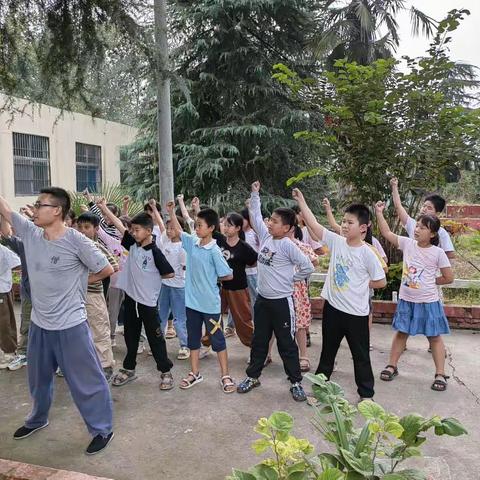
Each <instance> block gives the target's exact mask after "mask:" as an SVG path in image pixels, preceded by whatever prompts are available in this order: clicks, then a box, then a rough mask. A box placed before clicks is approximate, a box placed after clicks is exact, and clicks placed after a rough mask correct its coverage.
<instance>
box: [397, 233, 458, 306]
mask: <svg viewBox="0 0 480 480" xmlns="http://www.w3.org/2000/svg"><path fill="white" fill-rule="evenodd" d="M398 246H399V248H400V250H403V274H402V284H401V286H400V294H399V298H400V299H402V300H406V301H407V302H413V303H432V302H438V301H439V300H440V297H439V295H438V286H437V284H436V283H435V279H436V278H437V272H438V270H439V269H440V268H446V267H450V261H449V260H448V257H447V255H446V253H445V252H444V251H443V250H442V249H441V248H440V247H435V246H434V245H432V246H431V247H426V248H421V247H419V246H418V243H417V241H416V240H413V239H411V238H408V237H400V236H399V237H398Z"/></svg>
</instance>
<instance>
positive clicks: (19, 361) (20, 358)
mask: <svg viewBox="0 0 480 480" xmlns="http://www.w3.org/2000/svg"><path fill="white" fill-rule="evenodd" d="M26 366H27V356H26V355H17V356H16V357H15V358H14V359H13V360H12V361H11V362H10V363H9V364H8V367H7V368H8V369H9V370H12V371H13V370H20V368H22V367H26Z"/></svg>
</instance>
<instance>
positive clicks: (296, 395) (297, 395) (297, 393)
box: [290, 382, 307, 402]
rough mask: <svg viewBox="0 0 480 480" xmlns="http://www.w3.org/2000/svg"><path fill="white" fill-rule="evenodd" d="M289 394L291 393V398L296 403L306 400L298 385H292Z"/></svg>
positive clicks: (301, 388) (303, 391) (300, 386)
mask: <svg viewBox="0 0 480 480" xmlns="http://www.w3.org/2000/svg"><path fill="white" fill-rule="evenodd" d="M290 392H291V393H292V397H293V399H294V400H295V401H296V402H305V400H307V395H306V394H305V390H303V387H302V385H301V384H300V383H298V382H297V383H292V387H291V388H290Z"/></svg>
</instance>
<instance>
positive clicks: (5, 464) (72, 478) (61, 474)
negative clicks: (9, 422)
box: [0, 458, 109, 480]
mask: <svg viewBox="0 0 480 480" xmlns="http://www.w3.org/2000/svg"><path fill="white" fill-rule="evenodd" d="M0 480H109V479H107V478H104V477H92V476H91V475H87V474H86V473H79V472H70V471H67V470H57V469H56V468H49V467H42V466H40V465H31V464H29V463H21V462H14V461H13V460H2V459H1V458H0Z"/></svg>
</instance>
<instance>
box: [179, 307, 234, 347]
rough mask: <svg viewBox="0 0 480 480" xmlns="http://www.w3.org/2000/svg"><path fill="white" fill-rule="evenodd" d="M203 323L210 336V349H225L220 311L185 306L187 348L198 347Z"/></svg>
mask: <svg viewBox="0 0 480 480" xmlns="http://www.w3.org/2000/svg"><path fill="white" fill-rule="evenodd" d="M204 324H205V329H206V331H207V334H208V336H209V337H210V342H211V343H212V350H213V351H214V352H222V351H223V350H225V349H226V348H227V344H226V342H225V337H224V336H223V330H222V319H221V318H220V313H217V314H211V313H203V312H199V311H198V310H192V309H191V308H188V307H187V334H188V348H189V349H190V350H198V349H199V348H200V345H201V339H202V327H203V325H204Z"/></svg>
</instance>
